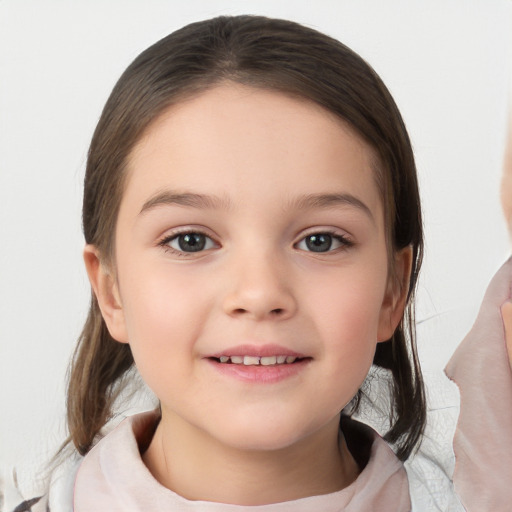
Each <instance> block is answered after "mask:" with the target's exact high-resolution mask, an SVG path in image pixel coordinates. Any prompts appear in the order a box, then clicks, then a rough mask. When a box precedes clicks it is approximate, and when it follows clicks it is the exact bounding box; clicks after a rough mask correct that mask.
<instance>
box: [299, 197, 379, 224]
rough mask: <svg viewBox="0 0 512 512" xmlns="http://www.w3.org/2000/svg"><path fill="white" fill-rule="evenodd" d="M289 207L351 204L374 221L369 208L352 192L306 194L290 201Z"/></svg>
mask: <svg viewBox="0 0 512 512" xmlns="http://www.w3.org/2000/svg"><path fill="white" fill-rule="evenodd" d="M290 206H291V207H295V208H297V209H300V210H303V209H312V208H331V207H336V206H351V207H353V208H356V209H358V210H360V211H362V212H363V213H365V214H366V215H367V216H368V217H369V218H370V220H371V221H372V222H375V218H374V217H373V213H372V211H371V210H370V208H369V207H368V206H367V205H366V204H365V203H364V202H363V201H361V199H358V198H357V197H356V196H354V195H352V194H346V193H342V194H336V193H335V194H306V195H303V196H300V197H298V198H297V199H294V200H293V201H291V202H290Z"/></svg>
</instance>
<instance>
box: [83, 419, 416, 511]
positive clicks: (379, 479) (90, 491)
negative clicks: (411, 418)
mask: <svg viewBox="0 0 512 512" xmlns="http://www.w3.org/2000/svg"><path fill="white" fill-rule="evenodd" d="M156 420H157V416H156V414H155V413H154V412H149V413H143V414H138V415H136V416H132V417H130V418H127V419H126V420H124V421H123V422H122V423H121V424H120V425H119V427H117V428H116V429H115V430H114V431H113V432H111V433H110V434H108V435H107V436H106V437H105V438H104V439H102V440H101V441H100V442H99V443H98V445H97V446H95V447H94V448H93V449H92V450H91V452H89V454H88V455H87V456H86V457H85V459H84V461H83V462H82V465H81V466H80V469H79V471H78V475H77V478H76V481H75V493H74V511H75V512H93V511H94V512H97V511H99V510H102V511H103V510H108V511H109V512H121V511H123V512H139V511H140V512H152V511H161V510H166V511H167V510H168V511H173V512H288V511H293V512H319V511H321V512H342V511H344V512H361V511H363V510H364V511H365V512H371V511H375V512H377V511H378V512H409V511H410V510H411V505H410V498H409V489H408V482H407V475H406V473H405V470H404V467H403V465H402V463H401V462H400V461H399V460H398V459H397V458H396V457H395V455H394V453H393V452H392V451H391V449H390V448H389V446H388V445H387V444H386V442H385V441H383V440H382V439H381V438H380V437H379V436H378V435H377V434H376V433H374V439H373V443H372V446H371V455H370V459H369V462H368V464H367V465H366V467H365V468H364V470H363V471H362V472H361V474H360V475H359V477H358V478H357V479H356V481H355V482H353V483H352V484H351V485H350V486H348V487H347V488H345V489H343V490H341V491H339V492H336V493H332V494H326V495H322V496H313V497H309V498H303V499H299V500H295V501H290V502H283V503H276V504H272V505H264V506H251V507H245V506H237V505H224V504H221V503H211V502H202V501H190V500H186V499H184V498H182V497H181V496H179V495H177V494H176V493H174V492H172V491H170V490H169V489H167V488H165V487H163V486H161V485H160V484H159V483H158V482H157V481H156V480H155V479H154V478H153V477H152V475H151V474H150V473H149V471H148V469H147V468H146V466H145V465H144V463H143V462H142V459H141V457H140V453H139V447H138V444H137V438H139V439H140V438H141V437H144V433H145V432H147V431H148V429H152V428H153V425H154V423H155V421H156Z"/></svg>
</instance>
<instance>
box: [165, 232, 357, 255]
mask: <svg viewBox="0 0 512 512" xmlns="http://www.w3.org/2000/svg"><path fill="white" fill-rule="evenodd" d="M183 235H201V236H204V237H205V238H206V239H208V240H210V241H211V242H213V244H215V245H217V246H218V245H219V244H218V243H217V242H215V240H213V238H212V237H211V236H209V235H207V234H206V233H205V232H204V231H201V230H200V229H188V230H183V231H179V232H174V233H172V234H170V235H167V236H165V237H164V238H162V239H161V240H159V241H158V242H157V245H158V246H160V247H162V248H163V249H164V250H165V251H166V252H170V253H172V254H174V255H176V256H179V257H190V256H191V255H192V254H194V252H197V253H203V252H204V251H205V250H208V249H200V250H198V251H181V250H177V249H175V248H173V247H171V246H170V245H169V244H170V242H172V241H173V240H176V239H177V238H178V237H180V236H183ZM315 235H317V236H319V235H328V236H330V237H331V238H332V240H335V241H337V242H339V244H340V247H337V248H335V249H329V250H327V251H305V252H311V253H313V254H329V253H334V252H339V251H340V250H347V249H350V248H351V247H353V246H354V242H353V241H352V240H350V238H348V237H347V236H346V235H341V234H340V233H337V232H336V231H333V230H319V231H313V232H310V233H307V234H305V235H304V236H303V237H302V238H301V239H300V240H299V241H298V242H296V243H295V244H294V247H297V246H298V245H299V244H300V243H303V242H304V243H307V242H306V240H307V238H308V237H312V236H315Z"/></svg>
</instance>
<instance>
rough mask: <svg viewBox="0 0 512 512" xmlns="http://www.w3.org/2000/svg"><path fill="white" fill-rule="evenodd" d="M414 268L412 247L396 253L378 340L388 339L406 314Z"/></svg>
mask: <svg viewBox="0 0 512 512" xmlns="http://www.w3.org/2000/svg"><path fill="white" fill-rule="evenodd" d="M411 269H412V247H411V246H408V247H405V248H404V249H401V250H400V251H398V252H397V253H396V254H395V261H394V268H393V270H394V272H392V273H391V275H390V276H388V284H387V289H386V294H385V296H384V300H383V302H382V308H381V311H380V317H379V329H378V333H377V341H378V342H381V341H387V340H389V339H390V338H391V337H392V336H393V333H394V332H395V329H396V328H397V326H398V324H399V323H400V320H401V319H402V316H403V314H404V309H405V304H406V302H407V293H408V291H409V281H410V278H411Z"/></svg>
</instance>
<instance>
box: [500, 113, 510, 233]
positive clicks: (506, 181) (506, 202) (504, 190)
mask: <svg viewBox="0 0 512 512" xmlns="http://www.w3.org/2000/svg"><path fill="white" fill-rule="evenodd" d="M501 205H502V207H503V213H504V214H505V219H506V221H507V225H508V232H509V236H510V241H511V242H512V112H511V113H510V118H509V126H508V139H507V147H506V151H505V162H504V167H503V179H502V181H501Z"/></svg>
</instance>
